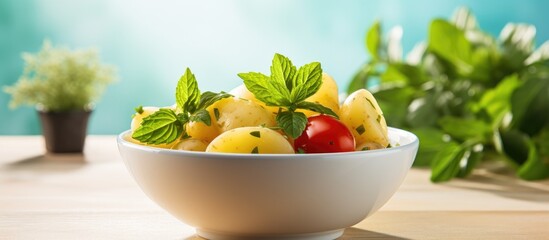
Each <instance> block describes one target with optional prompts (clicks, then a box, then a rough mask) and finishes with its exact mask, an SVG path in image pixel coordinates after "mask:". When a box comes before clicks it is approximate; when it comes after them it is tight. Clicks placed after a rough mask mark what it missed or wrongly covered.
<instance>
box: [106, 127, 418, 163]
mask: <svg viewBox="0 0 549 240" xmlns="http://www.w3.org/2000/svg"><path fill="white" fill-rule="evenodd" d="M388 129H389V131H390V132H396V133H397V134H398V135H399V136H402V135H404V136H406V137H407V138H411V139H412V140H411V142H409V143H407V144H404V145H399V146H394V147H390V148H384V149H374V150H368V151H353V152H335V153H309V154H296V153H293V154H291V153H283V154H275V153H269V154H247V153H211V152H193V151H184V150H175V149H167V148H158V147H153V146H145V145H140V144H137V143H133V142H130V141H127V140H125V139H124V136H126V135H128V134H129V133H130V132H131V130H126V131H124V132H122V133H120V134H119V135H118V137H117V138H116V141H117V143H118V145H119V148H120V146H121V145H122V146H124V147H127V148H131V149H135V150H140V151H146V152H151V153H158V154H168V155H184V156H189V157H193V156H194V157H223V158H229V159H231V158H234V159H245V158H250V159H257V158H258V157H259V158H288V157H291V158H318V157H337V156H356V155H365V156H366V155H367V156H373V155H383V154H387V153H391V152H396V151H401V150H406V149H409V148H417V147H419V139H418V137H417V136H416V135H415V134H413V133H412V132H409V131H406V130H403V129H399V128H393V127H388Z"/></svg>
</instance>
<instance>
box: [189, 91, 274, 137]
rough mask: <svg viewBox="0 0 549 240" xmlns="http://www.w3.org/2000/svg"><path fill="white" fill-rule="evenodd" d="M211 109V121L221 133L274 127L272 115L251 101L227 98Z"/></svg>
mask: <svg viewBox="0 0 549 240" xmlns="http://www.w3.org/2000/svg"><path fill="white" fill-rule="evenodd" d="M211 107H212V112H213V115H214V118H213V119H215V122H216V124H217V126H218V127H219V129H220V130H221V132H226V131H229V130H231V129H235V128H239V127H256V126H265V127H274V126H275V125H276V122H275V118H274V116H273V114H271V113H270V112H269V111H267V110H266V109H265V108H264V107H262V106H261V105H259V104H257V103H255V102H253V101H249V100H245V99H240V98H235V97H229V98H224V99H222V100H220V101H218V102H216V103H214V104H213V105H212V106H211ZM216 109H217V110H216ZM216 112H217V114H216ZM191 136H192V135H191Z"/></svg>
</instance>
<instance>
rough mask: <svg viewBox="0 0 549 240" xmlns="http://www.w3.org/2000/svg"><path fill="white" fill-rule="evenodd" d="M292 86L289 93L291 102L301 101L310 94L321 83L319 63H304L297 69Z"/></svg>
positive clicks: (316, 90)
mask: <svg viewBox="0 0 549 240" xmlns="http://www.w3.org/2000/svg"><path fill="white" fill-rule="evenodd" d="M294 84H295V86H294V88H293V90H292V91H291V93H290V98H291V102H292V103H298V102H301V101H303V100H305V99H307V98H308V97H310V96H312V95H313V94H315V93H316V92H318V89H320V86H321V85H322V67H321V66H320V63H318V62H313V63H309V64H306V65H304V66H302V67H300V68H299V70H297V74H296V76H295V81H294Z"/></svg>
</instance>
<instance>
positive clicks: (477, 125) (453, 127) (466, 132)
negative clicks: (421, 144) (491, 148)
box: [438, 115, 493, 142]
mask: <svg viewBox="0 0 549 240" xmlns="http://www.w3.org/2000/svg"><path fill="white" fill-rule="evenodd" d="M438 124H439V126H440V128H441V129H442V130H443V131H444V132H446V133H447V134H449V135H450V136H452V138H455V139H458V140H461V141H466V140H468V139H474V140H476V141H482V142H488V141H489V140H490V139H491V138H492V133H493V132H492V127H491V126H490V124H488V123H486V122H484V121H481V120H477V119H468V118H458V117H453V116H450V115H447V116H444V117H442V118H440V119H439V120H438Z"/></svg>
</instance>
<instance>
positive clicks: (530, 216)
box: [0, 136, 549, 239]
mask: <svg viewBox="0 0 549 240" xmlns="http://www.w3.org/2000/svg"><path fill="white" fill-rule="evenodd" d="M428 179H429V171H428V170H422V169H412V170H411V171H410V172H409V174H408V176H407V178H406V180H405V182H404V183H403V185H402V186H401V188H400V189H399V191H398V192H397V193H396V194H395V195H394V196H393V198H392V199H391V200H390V201H389V202H388V203H387V204H386V205H385V206H384V207H383V208H382V209H381V210H380V211H379V212H378V213H376V214H374V215H372V216H370V217H368V218H367V219H365V220H364V221H363V222H361V223H359V224H357V225H356V226H354V227H352V228H349V229H347V230H346V231H345V234H344V235H343V236H342V237H341V238H340V239H549V228H548V227H547V226H549V181H538V182H526V181H521V180H519V179H517V178H515V177H513V176H512V175H510V174H509V173H508V172H505V171H503V170H502V169H501V168H495V169H482V170H478V171H476V172H475V173H474V175H473V176H472V177H471V178H468V179H465V180H463V179H459V180H455V181H452V182H450V183H446V184H432V183H430V182H429V180H428ZM0 239H200V238H199V237H197V236H196V235H195V234H194V229H193V228H192V227H190V226H188V225H185V224H183V223H181V222H179V221H177V220H176V219H175V218H173V217H172V216H171V215H169V214H168V213H166V212H165V211H163V210H162V209H160V208H159V207H158V206H156V205H155V204H154V203H153V202H152V201H150V200H149V199H148V198H147V197H146V196H145V195H144V194H143V193H142V192H141V191H140V189H139V188H138V186H137V185H136V184H135V183H134V181H133V180H132V179H131V177H130V175H129V174H128V172H127V171H126V169H125V167H124V166H123V164H122V162H121V159H120V156H119V154H118V150H117V147H116V142H115V137H114V136H90V137H88V139H87V143H86V149H85V154H84V155H48V154H44V144H43V141H42V138H41V137H38V136H18V137H12V136H2V137H0Z"/></svg>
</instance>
